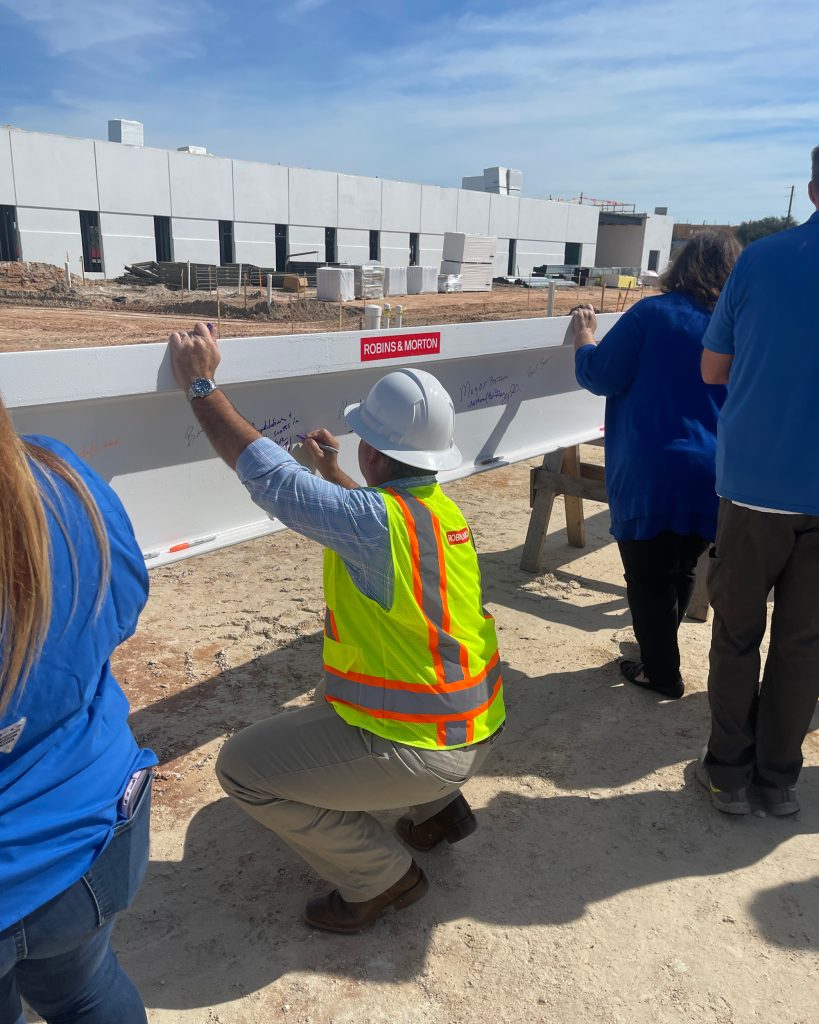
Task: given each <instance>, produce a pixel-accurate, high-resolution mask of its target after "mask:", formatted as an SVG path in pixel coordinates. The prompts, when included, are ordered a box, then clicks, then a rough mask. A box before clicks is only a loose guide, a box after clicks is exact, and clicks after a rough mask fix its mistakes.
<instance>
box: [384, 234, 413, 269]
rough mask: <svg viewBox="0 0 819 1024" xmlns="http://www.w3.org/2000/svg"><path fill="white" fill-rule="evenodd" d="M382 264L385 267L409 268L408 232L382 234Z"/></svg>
mask: <svg viewBox="0 0 819 1024" xmlns="http://www.w3.org/2000/svg"><path fill="white" fill-rule="evenodd" d="M381 263H383V264H384V266H385V267H407V266H409V233H408V232H406V231H382V232H381Z"/></svg>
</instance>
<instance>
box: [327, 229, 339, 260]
mask: <svg viewBox="0 0 819 1024" xmlns="http://www.w3.org/2000/svg"><path fill="white" fill-rule="evenodd" d="M324 262H325V263H338V260H337V259H336V229H335V228H325V229H324Z"/></svg>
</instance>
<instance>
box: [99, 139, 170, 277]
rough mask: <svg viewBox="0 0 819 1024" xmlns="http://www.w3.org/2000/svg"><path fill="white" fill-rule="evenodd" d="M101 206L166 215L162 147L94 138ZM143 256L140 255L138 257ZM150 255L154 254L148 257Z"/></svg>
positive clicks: (165, 162) (165, 166)
mask: <svg viewBox="0 0 819 1024" xmlns="http://www.w3.org/2000/svg"><path fill="white" fill-rule="evenodd" d="M94 148H95V149H96V154H97V181H98V183H99V196H100V210H104V211H106V212H108V213H136V214H151V216H161V217H169V216H170V214H171V186H170V182H169V180H168V154H167V152H164V151H163V150H161V149H142V148H140V147H139V146H122V145H119V144H118V143H116V142H95V143H94ZM139 258H140V259H143V257H141V256H140V257H139ZM150 258H151V259H153V256H152V257H150Z"/></svg>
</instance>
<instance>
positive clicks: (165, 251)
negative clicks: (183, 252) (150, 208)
mask: <svg viewBox="0 0 819 1024" xmlns="http://www.w3.org/2000/svg"><path fill="white" fill-rule="evenodd" d="M154 240H155V241H156V260H157V263H170V262H171V261H172V260H173V250H172V249H171V218H170V217H154Z"/></svg>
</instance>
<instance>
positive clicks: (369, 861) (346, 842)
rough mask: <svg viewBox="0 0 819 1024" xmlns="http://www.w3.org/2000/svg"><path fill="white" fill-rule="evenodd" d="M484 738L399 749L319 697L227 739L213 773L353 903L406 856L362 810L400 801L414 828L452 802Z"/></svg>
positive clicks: (398, 870)
mask: <svg viewBox="0 0 819 1024" xmlns="http://www.w3.org/2000/svg"><path fill="white" fill-rule="evenodd" d="M495 735H497V733H496V734H495ZM493 740H494V737H492V738H491V739H489V740H486V741H484V742H483V743H479V744H475V745H473V746H470V747H463V748H459V749H457V750H422V749H420V748H418V747H407V746H402V745H401V744H397V743H390V742H389V741H388V740H384V739H382V738H381V737H380V736H375V735H374V734H373V733H369V732H365V731H364V730H363V729H358V728H355V727H354V726H351V725H348V724H347V723H346V722H345V721H344V720H343V719H342V718H341V717H340V716H339V715H338V714H337V713H336V712H335V711H334V710H333V708H332V707H331V705H330V704H328V703H326V702H325V701H324V700H321V701H320V702H319V703H317V704H314V705H312V706H311V707H307V708H301V709H299V710H297V711H289V712H283V713H282V714H279V715H276V716H275V717H273V718H268V719H266V720H265V721H263V722H258V723H257V724H256V725H251V726H249V727H248V728H247V729H243V730H242V731H241V732H239V733H237V734H236V735H235V736H232V737H231V738H230V739H229V740H228V741H227V743H225V745H224V747H222V750H221V753H220V754H219V759H218V761H217V764H216V774H217V776H218V778H219V782H220V783H221V785H222V788H223V789H224V790H225V792H226V793H227V794H228V796H231V797H233V799H234V800H236V801H237V803H238V804H239V806H240V807H241V808H242V810H243V811H245V813H247V814H249V815H250V816H251V817H252V818H255V819H256V820H257V821H260V822H261V823H262V824H263V825H264V826H265V827H266V828H269V829H270V830H271V831H273V832H275V833H276V834H277V835H278V836H280V837H281V838H282V839H283V840H284V841H285V842H286V843H287V844H288V845H289V846H290V847H292V848H293V849H294V850H295V851H296V853H298V854H299V855H300V856H301V857H303V858H304V860H306V861H307V863H308V864H309V865H310V866H311V867H312V868H313V869H314V870H315V871H316V872H318V874H320V875H321V876H322V877H323V878H325V879H327V881H328V882H331V883H332V884H333V885H335V886H336V887H337V888H338V889H339V891H340V893H341V895H342V897H343V898H344V899H345V900H348V901H349V902H351V903H354V902H361V901H363V900H368V899H372V897H373V896H377V895H378V894H379V893H382V892H384V890H385V889H388V888H389V887H390V886H391V885H394V884H395V882H397V881H398V880H399V878H401V877H402V876H403V875H404V874H406V872H407V870H408V869H409V866H410V863H411V861H412V857H411V855H410V853H409V852H408V851H407V849H406V847H405V846H404V845H403V844H402V843H401V842H399V840H398V839H397V838H396V836H395V835H394V834H393V833H392V832H391V831H387V830H386V829H385V828H384V826H383V825H382V824H381V823H380V822H379V821H377V820H376V818H374V817H373V816H372V815H371V814H369V813H367V812H368V811H384V810H391V809H395V808H403V807H407V806H409V807H410V808H411V810H410V813H411V815H412V818H413V821H415V822H416V824H417V823H420V822H422V821H426V820H427V819H428V818H431V817H432V816H433V815H434V814H437V813H438V811H440V810H442V809H443V808H444V807H446V806H447V804H449V803H450V802H451V801H452V800H454V799H455V797H456V796H457V795H458V792H459V787H460V786H461V785H462V784H463V783H464V782H466V781H467V779H469V778H471V777H472V776H473V775H474V774H475V772H477V771H478V769H479V768H480V767H481V765H482V764H483V762H484V761H485V759H486V757H487V755H488V754H489V751H490V749H491V747H492V742H493Z"/></svg>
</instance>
